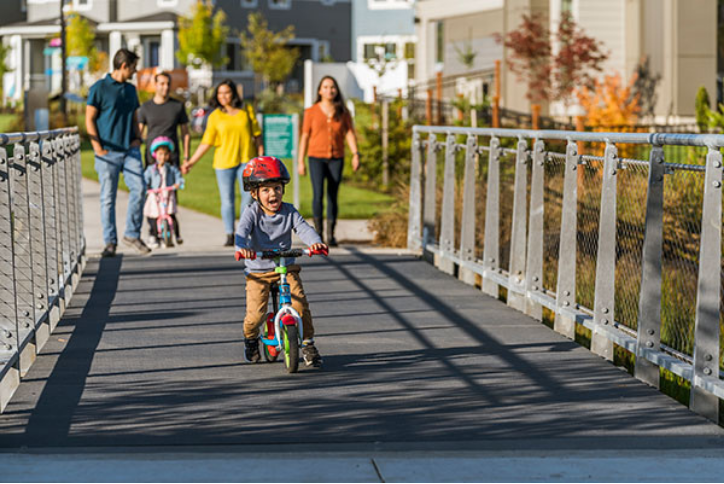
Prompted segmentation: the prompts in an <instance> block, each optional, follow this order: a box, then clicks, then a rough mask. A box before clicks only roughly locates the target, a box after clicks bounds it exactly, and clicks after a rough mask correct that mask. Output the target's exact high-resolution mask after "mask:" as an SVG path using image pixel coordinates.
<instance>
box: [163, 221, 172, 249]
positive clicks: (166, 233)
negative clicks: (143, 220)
mask: <svg viewBox="0 0 724 484" xmlns="http://www.w3.org/2000/svg"><path fill="white" fill-rule="evenodd" d="M161 237H162V240H163V243H164V244H165V245H166V247H172V246H173V235H172V234H171V227H170V226H169V224H168V220H164V221H163V222H161Z"/></svg>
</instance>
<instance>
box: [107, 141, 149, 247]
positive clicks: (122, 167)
mask: <svg viewBox="0 0 724 484" xmlns="http://www.w3.org/2000/svg"><path fill="white" fill-rule="evenodd" d="M95 168H96V172H97V173H98V180H99V181H100V182H101V225H102V226H103V241H104V242H105V243H106V244H111V243H112V244H117V243H118V233H117V231H116V194H117V193H118V178H119V176H120V174H121V172H123V180H124V181H125V182H126V186H128V191H129V197H128V213H127V216H126V233H125V236H126V237H130V238H132V239H137V238H139V237H140V236H141V224H142V223H143V202H144V198H145V195H146V183H145V182H144V180H143V162H142V161H141V150H140V149H139V148H131V149H129V150H128V151H109V152H108V153H106V154H105V155H103V156H98V155H96V157H95Z"/></svg>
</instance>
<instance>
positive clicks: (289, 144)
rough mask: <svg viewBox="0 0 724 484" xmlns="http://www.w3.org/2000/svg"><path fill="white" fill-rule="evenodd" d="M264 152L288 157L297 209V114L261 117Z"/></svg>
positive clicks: (278, 156) (279, 156) (284, 157)
mask: <svg viewBox="0 0 724 484" xmlns="http://www.w3.org/2000/svg"><path fill="white" fill-rule="evenodd" d="M262 125H263V128H262V134H263V136H264V154H266V155H269V156H276V157H277V158H281V159H290V160H292V162H291V171H292V173H291V175H292V182H293V184H294V206H295V207H296V208H297V210H299V173H298V172H297V169H296V166H295V165H296V161H297V152H298V149H299V147H298V144H299V115H298V114H265V115H264V116H263V118H262Z"/></svg>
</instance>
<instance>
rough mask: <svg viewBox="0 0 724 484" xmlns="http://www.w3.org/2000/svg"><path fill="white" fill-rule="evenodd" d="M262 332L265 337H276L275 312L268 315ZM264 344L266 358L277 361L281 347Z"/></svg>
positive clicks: (270, 361) (271, 361) (269, 360)
mask: <svg viewBox="0 0 724 484" xmlns="http://www.w3.org/2000/svg"><path fill="white" fill-rule="evenodd" d="M261 332H262V337H263V338H264V339H274V313H269V314H268V315H267V320H266V322H265V323H264V324H263V325H262V330H261ZM262 346H263V347H264V359H265V360H266V361H268V362H269V363H273V362H275V361H277V358H279V348H277V347H276V346H267V345H265V344H262Z"/></svg>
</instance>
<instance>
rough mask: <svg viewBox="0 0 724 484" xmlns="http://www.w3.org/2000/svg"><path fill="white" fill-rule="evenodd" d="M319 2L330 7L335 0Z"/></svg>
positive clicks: (321, 0)
mask: <svg viewBox="0 0 724 484" xmlns="http://www.w3.org/2000/svg"><path fill="white" fill-rule="evenodd" d="M320 2H321V3H322V5H324V6H326V7H331V6H333V5H334V2H335V0H320Z"/></svg>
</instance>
